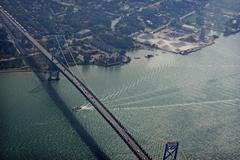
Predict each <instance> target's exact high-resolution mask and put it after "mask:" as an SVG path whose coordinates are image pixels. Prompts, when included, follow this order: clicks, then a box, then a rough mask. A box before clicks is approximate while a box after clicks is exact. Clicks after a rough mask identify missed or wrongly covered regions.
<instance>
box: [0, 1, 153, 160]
mask: <svg viewBox="0 0 240 160" xmlns="http://www.w3.org/2000/svg"><path fill="white" fill-rule="evenodd" d="M0 11H1V13H2V15H3V16H4V17H5V18H7V19H8V20H9V21H10V22H11V23H12V24H13V25H14V26H15V27H16V28H17V29H18V30H19V31H20V32H21V33H22V34H23V35H24V36H25V37H26V38H27V39H28V40H29V41H30V42H31V43H32V44H33V45H34V46H35V47H37V48H38V49H39V51H40V52H41V53H42V54H43V55H44V56H45V57H46V58H47V59H48V60H49V61H51V62H52V63H54V64H55V65H56V66H57V68H58V69H59V70H60V72H61V73H62V74H63V75H64V76H65V77H66V78H67V79H68V80H69V81H70V82H71V83H72V84H73V85H74V86H75V87H76V88H77V89H78V91H80V92H81V93H82V94H83V95H84V97H85V98H86V99H87V100H88V101H89V102H90V103H91V104H92V106H93V107H94V108H95V109H96V110H97V111H98V112H99V113H100V114H101V115H102V117H103V118H104V119H105V120H106V121H107V122H108V123H109V124H110V125H111V127H112V128H113V129H114V130H115V131H116V132H117V134H118V135H119V136H120V137H121V138H122V140H123V141H124V142H125V143H126V144H127V145H128V147H129V148H130V149H131V150H132V152H133V153H134V154H135V155H136V156H137V157H138V158H139V159H141V160H150V159H151V158H150V157H149V156H148V154H147V153H146V152H145V151H144V150H143V148H142V147H141V146H140V145H139V144H138V143H137V141H136V140H135V139H134V138H133V137H132V136H131V135H130V133H129V132H128V131H127V130H126V129H125V128H124V127H123V125H122V124H121V123H120V122H119V121H118V120H117V119H116V118H115V117H114V115H112V113H111V112H110V111H109V110H108V109H107V108H106V107H105V106H104V105H103V104H102V103H101V101H100V100H99V99H98V98H97V97H96V96H95V95H94V94H93V93H92V92H91V91H90V90H89V89H88V88H87V87H86V86H85V85H84V84H83V83H82V82H81V81H80V80H79V79H78V78H77V77H76V76H75V75H74V74H73V73H72V72H71V71H70V70H69V69H68V68H67V67H66V66H65V65H64V64H62V63H60V62H59V61H58V60H56V59H54V58H53V57H52V55H51V54H50V53H49V52H48V51H47V50H46V49H45V48H43V47H42V46H41V45H40V44H39V43H38V42H37V40H35V39H34V38H33V37H32V36H31V35H30V34H29V33H28V32H27V31H26V30H25V29H24V28H23V27H22V26H21V25H20V24H19V23H18V22H17V21H16V20H15V19H14V18H12V17H11V16H9V14H7V12H6V11H5V10H4V9H3V8H2V7H1V6H0Z"/></svg>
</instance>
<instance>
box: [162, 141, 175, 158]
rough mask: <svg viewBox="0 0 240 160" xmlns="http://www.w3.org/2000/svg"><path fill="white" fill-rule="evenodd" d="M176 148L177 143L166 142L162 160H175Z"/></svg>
mask: <svg viewBox="0 0 240 160" xmlns="http://www.w3.org/2000/svg"><path fill="white" fill-rule="evenodd" d="M178 147H179V143H178V142H167V144H166V145H165V151H164V155H163V160H176V159H177V153H178Z"/></svg>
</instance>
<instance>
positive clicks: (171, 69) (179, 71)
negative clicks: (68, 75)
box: [0, 34, 240, 160]
mask: <svg viewBox="0 0 240 160" xmlns="http://www.w3.org/2000/svg"><path fill="white" fill-rule="evenodd" d="M239 42H240V34H236V35H233V36H230V37H220V38H219V39H218V40H217V41H216V44H215V45H212V46H210V47H207V48H204V49H202V50H200V51H198V52H195V53H192V54H190V55H188V56H181V55H175V54H170V53H163V52H162V51H146V50H141V51H136V52H134V53H129V55H130V56H131V57H132V62H131V63H129V64H127V65H123V66H116V67H112V68H103V67H98V66H81V67H79V68H78V69H79V70H80V73H81V77H83V79H85V80H86V82H87V85H88V86H89V87H90V88H91V89H92V90H93V91H94V92H95V93H96V95H97V96H98V97H99V98H100V99H101V100H102V101H103V103H104V104H105V105H106V106H107V108H108V109H109V110H110V111H111V112H112V113H113V114H114V115H115V116H116V117H117V118H118V119H119V120H120V121H121V122H122V124H123V125H124V126H125V127H126V128H127V129H128V130H129V132H130V133H132V135H133V136H134V137H135V139H136V140H137V141H138V142H139V143H140V144H141V145H142V146H143V148H144V149H145V150H146V151H147V153H149V155H150V156H151V157H152V158H153V159H161V158H162V154H163V149H164V147H163V146H164V144H165V143H166V142H167V141H175V140H176V141H179V142H180V148H179V154H178V158H179V159H238V158H240V153H239V150H240V134H239V133H240V70H239V65H240V45H239V44H240V43H239ZM147 53H153V54H157V55H156V56H155V57H154V58H151V59H146V58H144V55H146V54H147ZM136 56H137V57H141V59H134V58H133V57H136ZM71 69H72V70H73V71H75V72H76V73H79V72H77V70H76V69H77V68H76V67H74V68H71ZM78 76H80V74H78ZM0 91H1V92H0V97H1V101H0V109H1V112H0V114H1V118H0V129H1V134H0V156H1V157H2V158H3V159H58V160H59V159H101V158H102V159H107V158H109V159H119V160H122V159H136V158H135V156H134V155H133V154H132V153H131V151H130V150H129V149H128V147H127V146H126V145H125V144H124V143H123V142H122V141H121V139H120V138H119V137H118V136H117V135H116V133H115V132H114V131H113V130H112V129H111V128H110V127H109V126H108V124H107V123H106V122H105V121H104V120H103V119H102V118H101V117H100V116H99V115H98V113H97V112H96V111H95V110H94V109H93V108H92V107H84V109H83V110H81V111H80V112H77V113H75V112H72V111H71V108H73V107H75V106H85V105H87V102H86V100H85V99H84V98H83V97H82V96H81V95H80V94H79V93H78V92H77V91H76V90H75V89H74V87H73V86H72V85H71V84H70V83H69V82H67V80H66V79H65V78H63V77H61V80H60V81H59V82H53V83H52V84H47V83H46V82H45V83H44V84H43V83H41V82H40V81H39V79H38V78H37V77H36V76H35V75H34V73H9V74H1V75H0ZM66 107H67V108H69V110H67V109H66Z"/></svg>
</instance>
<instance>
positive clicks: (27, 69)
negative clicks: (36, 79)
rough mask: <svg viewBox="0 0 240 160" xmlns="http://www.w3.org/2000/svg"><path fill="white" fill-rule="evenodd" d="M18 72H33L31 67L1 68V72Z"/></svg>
mask: <svg viewBox="0 0 240 160" xmlns="http://www.w3.org/2000/svg"><path fill="white" fill-rule="evenodd" d="M17 72H26V73H27V72H29V73H30V72H33V70H32V69H31V68H11V69H3V70H0V74H5V73H17Z"/></svg>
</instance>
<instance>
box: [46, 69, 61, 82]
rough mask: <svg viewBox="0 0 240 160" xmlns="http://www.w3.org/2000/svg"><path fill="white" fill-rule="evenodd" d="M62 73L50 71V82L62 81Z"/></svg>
mask: <svg viewBox="0 0 240 160" xmlns="http://www.w3.org/2000/svg"><path fill="white" fill-rule="evenodd" d="M59 76H60V72H59V71H52V70H50V71H49V77H48V81H59V80H60V77H59Z"/></svg>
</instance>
